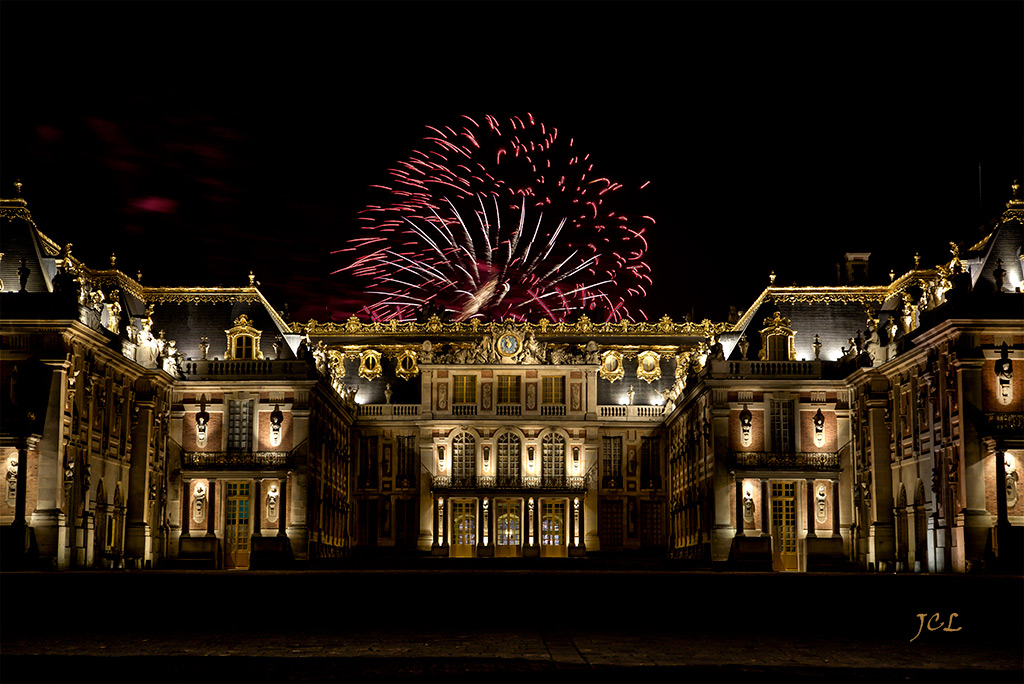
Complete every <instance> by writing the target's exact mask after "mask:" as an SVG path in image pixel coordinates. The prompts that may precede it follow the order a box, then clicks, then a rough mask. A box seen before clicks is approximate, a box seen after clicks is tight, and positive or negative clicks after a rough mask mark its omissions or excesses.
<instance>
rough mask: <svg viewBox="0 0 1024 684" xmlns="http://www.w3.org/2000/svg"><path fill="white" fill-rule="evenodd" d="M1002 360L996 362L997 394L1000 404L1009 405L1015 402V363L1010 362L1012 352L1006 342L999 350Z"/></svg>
mask: <svg viewBox="0 0 1024 684" xmlns="http://www.w3.org/2000/svg"><path fill="white" fill-rule="evenodd" d="M999 354H1000V358H999V359H997V360H996V367H995V374H996V383H998V386H997V388H996V389H997V392H996V397H997V398H998V400H999V403H1000V404H1003V405H1004V406H1005V405H1008V404H1010V403H1012V402H1013V362H1012V361H1010V350H1009V347H1007V345H1006V342H1003V344H1002V345H1001V346H1000V348H999Z"/></svg>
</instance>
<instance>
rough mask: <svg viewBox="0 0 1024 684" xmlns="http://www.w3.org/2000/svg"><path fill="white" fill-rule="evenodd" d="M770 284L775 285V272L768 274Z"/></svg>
mask: <svg viewBox="0 0 1024 684" xmlns="http://www.w3.org/2000/svg"><path fill="white" fill-rule="evenodd" d="M768 284H769V285H774V284H775V271H772V272H771V273H769V274H768Z"/></svg>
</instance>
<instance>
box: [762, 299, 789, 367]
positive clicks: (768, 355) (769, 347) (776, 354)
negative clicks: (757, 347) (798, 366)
mask: <svg viewBox="0 0 1024 684" xmlns="http://www.w3.org/2000/svg"><path fill="white" fill-rule="evenodd" d="M764 325H765V327H764V328H763V329H762V330H761V352H760V354H758V356H759V358H760V359H761V360H762V361H795V360H796V349H795V347H794V346H793V336H794V335H796V331H794V330H793V328H791V327H790V325H791V324H790V321H789V319H788V318H786V317H785V316H783V315H781V314H780V313H779V312H778V311H776V312H775V315H774V316H773V317H772V318H766V319H764Z"/></svg>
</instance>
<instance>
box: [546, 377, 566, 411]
mask: <svg viewBox="0 0 1024 684" xmlns="http://www.w3.org/2000/svg"><path fill="white" fill-rule="evenodd" d="M540 402H541V403H542V404H564V403H565V377H564V376H561V375H559V376H555V377H548V378H541V393H540Z"/></svg>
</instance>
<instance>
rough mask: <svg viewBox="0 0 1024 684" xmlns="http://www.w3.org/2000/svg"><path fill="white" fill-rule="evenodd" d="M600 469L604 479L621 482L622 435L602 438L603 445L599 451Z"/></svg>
mask: <svg viewBox="0 0 1024 684" xmlns="http://www.w3.org/2000/svg"><path fill="white" fill-rule="evenodd" d="M601 470H602V473H603V475H604V477H605V478H606V479H614V480H616V481H617V482H618V483H621V482H622V437H605V438H604V446H603V448H602V451H601ZM605 486H608V485H607V484H606V485H605Z"/></svg>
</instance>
